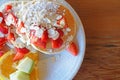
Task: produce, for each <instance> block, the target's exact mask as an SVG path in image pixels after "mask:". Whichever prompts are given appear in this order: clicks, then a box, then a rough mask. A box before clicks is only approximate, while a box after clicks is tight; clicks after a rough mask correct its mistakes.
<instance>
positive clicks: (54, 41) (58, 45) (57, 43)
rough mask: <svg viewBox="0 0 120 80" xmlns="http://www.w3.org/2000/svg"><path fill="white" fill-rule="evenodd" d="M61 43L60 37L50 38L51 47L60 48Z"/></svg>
mask: <svg viewBox="0 0 120 80" xmlns="http://www.w3.org/2000/svg"><path fill="white" fill-rule="evenodd" d="M62 44H63V40H62V39H61V38H58V39H57V40H52V48H53V49H56V48H60V47H61V46H62Z"/></svg>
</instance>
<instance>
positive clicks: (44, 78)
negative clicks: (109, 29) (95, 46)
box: [0, 0, 85, 80]
mask: <svg viewBox="0 0 120 80" xmlns="http://www.w3.org/2000/svg"><path fill="white" fill-rule="evenodd" d="M5 1H8V0H0V5H1V4H2V3H4V2H5ZM63 4H64V5H65V6H66V7H67V8H68V9H69V10H70V11H71V13H72V14H73V15H74V18H75V20H76V22H77V28H78V29H77V30H78V31H77V36H76V39H77V42H78V46H79V55H78V56H76V57H74V56H72V55H71V54H70V53H69V52H68V51H66V50H65V51H63V52H61V53H60V54H57V55H54V56H53V55H52V56H49V55H44V54H41V56H40V79H39V80H72V79H73V78H74V76H75V75H76V73H77V72H78V70H79V68H80V66H81V64H82V61H83V58H84V53H85V33H84V29H83V25H82V23H81V20H80V18H79V17H78V15H77V14H76V12H75V11H74V9H73V8H72V7H71V6H70V5H69V4H68V3H67V2H66V1H63Z"/></svg>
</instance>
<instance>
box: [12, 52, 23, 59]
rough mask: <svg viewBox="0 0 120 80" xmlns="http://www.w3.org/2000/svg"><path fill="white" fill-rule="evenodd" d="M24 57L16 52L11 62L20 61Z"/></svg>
mask: <svg viewBox="0 0 120 80" xmlns="http://www.w3.org/2000/svg"><path fill="white" fill-rule="evenodd" d="M24 56H25V54H22V53H19V52H17V53H16V55H15V57H14V58H13V61H18V60H21V59H22V58H23V57H24Z"/></svg>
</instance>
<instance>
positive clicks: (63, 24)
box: [57, 16, 68, 28]
mask: <svg viewBox="0 0 120 80" xmlns="http://www.w3.org/2000/svg"><path fill="white" fill-rule="evenodd" d="M57 24H58V25H61V26H63V27H62V28H66V27H68V25H67V20H66V18H65V16H62V17H61V18H60V19H59V20H57Z"/></svg>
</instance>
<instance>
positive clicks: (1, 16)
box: [0, 12, 5, 23]
mask: <svg viewBox="0 0 120 80" xmlns="http://www.w3.org/2000/svg"><path fill="white" fill-rule="evenodd" d="M0 23H5V22H4V17H3V13H2V12H0Z"/></svg>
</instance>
